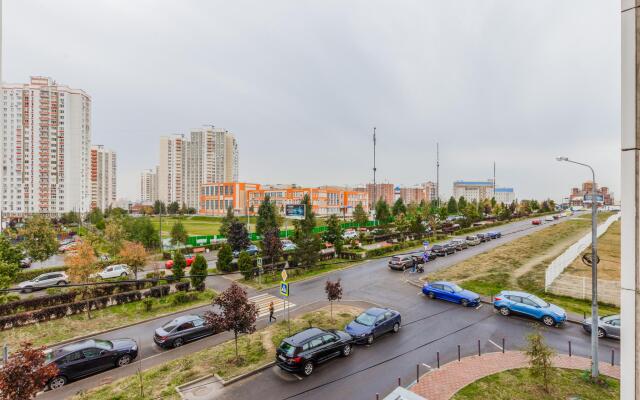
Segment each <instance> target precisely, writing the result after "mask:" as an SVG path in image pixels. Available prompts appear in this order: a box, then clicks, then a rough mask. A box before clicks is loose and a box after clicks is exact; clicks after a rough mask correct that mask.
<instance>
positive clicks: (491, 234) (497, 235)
mask: <svg viewBox="0 0 640 400" xmlns="http://www.w3.org/2000/svg"><path fill="white" fill-rule="evenodd" d="M486 234H487V235H489V237H490V238H491V239H498V238H501V237H502V233H501V232H493V231H491V232H487V233H486Z"/></svg>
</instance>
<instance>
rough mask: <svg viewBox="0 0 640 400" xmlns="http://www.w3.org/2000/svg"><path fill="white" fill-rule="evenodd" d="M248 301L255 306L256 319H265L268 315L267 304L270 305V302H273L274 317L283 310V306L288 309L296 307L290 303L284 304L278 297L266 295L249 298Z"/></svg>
mask: <svg viewBox="0 0 640 400" xmlns="http://www.w3.org/2000/svg"><path fill="white" fill-rule="evenodd" d="M249 301H250V302H252V303H253V304H255V306H256V308H257V309H258V318H261V317H266V316H268V315H269V304H271V302H273V310H274V315H277V314H278V313H279V312H281V311H282V310H283V309H284V308H285V304H286V305H287V306H288V307H289V308H293V307H295V306H296V305H295V304H294V303H291V302H288V303H285V301H284V300H283V299H281V298H280V297H276V296H273V295H270V294H268V293H265V294H259V295H257V296H253V297H249Z"/></svg>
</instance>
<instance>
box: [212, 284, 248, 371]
mask: <svg viewBox="0 0 640 400" xmlns="http://www.w3.org/2000/svg"><path fill="white" fill-rule="evenodd" d="M213 305H214V306H217V307H219V308H220V312H213V311H207V312H206V313H205V315H204V319H205V321H206V323H207V324H208V325H210V326H212V327H213V329H214V330H220V331H233V337H234V340H235V345H236V362H238V361H239V358H238V335H239V334H242V333H253V332H255V330H256V319H257V318H258V308H257V307H256V305H255V304H253V303H252V302H250V301H249V299H248V298H247V292H246V291H245V290H244V289H242V288H241V287H240V286H239V285H238V284H236V283H232V284H231V286H230V287H229V288H228V289H227V290H225V291H224V292H222V293H220V295H219V296H218V297H216V298H215V299H214V300H213Z"/></svg>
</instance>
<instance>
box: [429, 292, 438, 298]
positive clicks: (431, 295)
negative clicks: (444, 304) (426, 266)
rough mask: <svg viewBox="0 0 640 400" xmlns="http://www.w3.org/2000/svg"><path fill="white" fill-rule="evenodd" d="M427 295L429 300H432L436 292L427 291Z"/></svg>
mask: <svg viewBox="0 0 640 400" xmlns="http://www.w3.org/2000/svg"><path fill="white" fill-rule="evenodd" d="M427 296H429V298H430V299H431V300H433V299H435V298H436V294H435V293H433V292H429V293H427Z"/></svg>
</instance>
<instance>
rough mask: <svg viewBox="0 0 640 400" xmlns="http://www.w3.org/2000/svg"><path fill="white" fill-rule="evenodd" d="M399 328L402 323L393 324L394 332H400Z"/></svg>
mask: <svg viewBox="0 0 640 400" xmlns="http://www.w3.org/2000/svg"><path fill="white" fill-rule="evenodd" d="M399 330H400V324H399V323H397V322H396V323H395V324H393V333H398V331H399Z"/></svg>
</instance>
